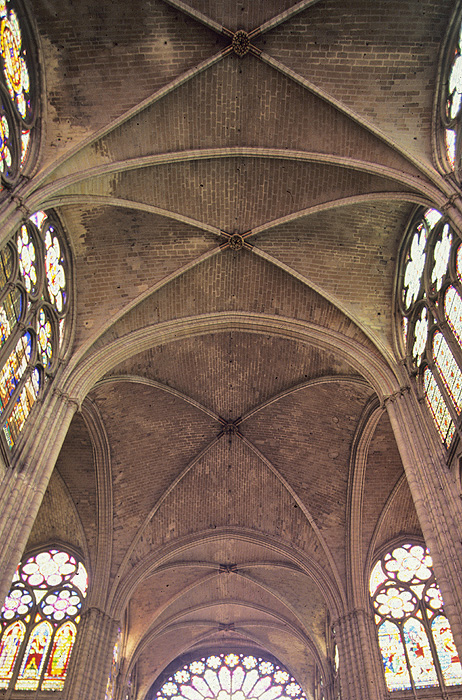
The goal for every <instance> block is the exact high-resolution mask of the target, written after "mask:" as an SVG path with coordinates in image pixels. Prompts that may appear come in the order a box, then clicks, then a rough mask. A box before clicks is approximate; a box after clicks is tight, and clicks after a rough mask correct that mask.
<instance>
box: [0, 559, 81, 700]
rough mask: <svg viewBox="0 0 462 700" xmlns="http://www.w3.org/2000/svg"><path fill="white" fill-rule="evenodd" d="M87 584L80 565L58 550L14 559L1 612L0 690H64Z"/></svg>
mask: <svg viewBox="0 0 462 700" xmlns="http://www.w3.org/2000/svg"><path fill="white" fill-rule="evenodd" d="M87 585H88V578H87V572H86V570H85V567H84V566H83V564H82V563H81V562H79V561H78V560H77V559H76V558H75V557H73V556H72V555H71V554H69V553H68V552H64V551H62V550H58V549H48V550H45V551H42V552H40V553H39V554H36V555H34V556H31V557H28V558H27V559H25V560H24V561H22V562H21V563H20V564H19V566H18V568H17V570H16V573H15V575H14V577H13V582H12V585H11V588H10V592H9V593H8V596H7V598H6V600H5V603H4V605H3V608H2V610H1V613H0V689H7V688H12V689H14V690H29V691H36V690H62V689H63V687H64V681H65V678H66V673H67V669H68V665H69V659H70V656H71V652H72V648H73V646H74V643H75V638H76V634H77V626H78V624H79V621H80V615H81V609H82V604H83V601H84V599H85V596H86V593H87Z"/></svg>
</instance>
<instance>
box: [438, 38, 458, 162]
mask: <svg viewBox="0 0 462 700" xmlns="http://www.w3.org/2000/svg"><path fill="white" fill-rule="evenodd" d="M461 49H462V27H458V31H457V34H456V36H455V38H454V39H453V40H452V42H451V45H450V47H449V51H448V55H447V59H446V75H445V76H444V78H443V81H442V89H443V93H442V110H441V114H442V116H441V119H442V127H443V134H444V139H443V142H444V155H445V158H446V161H447V163H448V165H449V167H450V169H451V170H453V171H455V172H456V174H458V170H459V159H460V143H459V140H460V117H461V107H462V55H461V53H462V52H461Z"/></svg>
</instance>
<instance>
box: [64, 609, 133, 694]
mask: <svg viewBox="0 0 462 700" xmlns="http://www.w3.org/2000/svg"><path fill="white" fill-rule="evenodd" d="M118 626H119V623H118V622H117V621H116V620H113V619H112V618H110V617H109V616H108V615H106V614H105V613H104V612H102V611H101V610H98V608H90V609H89V610H87V611H86V612H85V613H84V614H83V615H82V620H81V622H80V625H79V627H78V632H77V639H76V643H75V647H74V649H73V651H72V656H71V661H70V665H69V670H68V674H67V678H66V683H65V687H64V696H63V697H64V700H83V699H84V698H85V699H88V700H90V699H91V700H103V699H104V693H105V690H106V685H107V679H108V676H109V672H110V670H111V662H112V650H113V648H114V644H115V643H116V640H117V632H118Z"/></svg>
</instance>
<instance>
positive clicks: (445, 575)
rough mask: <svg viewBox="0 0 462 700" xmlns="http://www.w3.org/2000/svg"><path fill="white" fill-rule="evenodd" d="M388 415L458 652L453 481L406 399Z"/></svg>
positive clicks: (461, 550)
mask: <svg viewBox="0 0 462 700" xmlns="http://www.w3.org/2000/svg"><path fill="white" fill-rule="evenodd" d="M387 410H388V415H389V417H390V421H391V424H392V426H393V431H394V434H395V438H396V442H397V445H398V449H399V452H400V455H401V459H402V462H403V466H404V470H405V472H406V477H407V481H408V484H409V488H410V491H411V494H412V498H413V500H414V505H415V508H416V511H417V516H418V518H419V522H420V525H421V527H422V532H423V535H424V538H425V542H426V544H427V546H428V548H429V549H430V553H431V555H432V558H433V564H434V570H435V576H436V580H437V582H438V585H439V586H440V589H441V592H442V595H443V599H444V603H445V610H446V613H447V615H448V618H449V621H450V623H451V627H452V631H453V634H454V639H455V642H456V645H457V647H458V648H459V650H462V544H461V541H462V506H461V502H460V498H459V494H458V489H457V486H456V483H455V480H454V478H453V476H452V474H451V473H450V471H449V469H448V467H447V466H446V464H445V463H444V460H443V459H442V457H441V455H440V454H437V452H436V450H435V449H434V447H433V446H432V445H431V443H430V442H427V440H426V434H425V430H424V429H423V426H424V418H423V416H422V413H421V407H420V404H419V402H418V401H417V400H416V398H415V397H414V396H413V395H412V394H410V393H405V394H403V395H400V396H397V397H393V399H389V400H388V401H387Z"/></svg>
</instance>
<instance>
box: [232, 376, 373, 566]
mask: <svg viewBox="0 0 462 700" xmlns="http://www.w3.org/2000/svg"><path fill="white" fill-rule="evenodd" d="M370 395H371V390H370V389H368V388H367V387H360V386H358V385H353V384H350V383H349V382H348V381H345V382H335V383H332V384H324V385H318V386H313V387H307V388H306V389H303V390H302V391H299V392H297V393H296V394H292V395H289V396H286V397H283V398H281V399H280V400H279V401H277V402H275V403H272V404H271V405H269V406H267V407H264V408H263V409H262V410H261V411H259V412H258V413H256V414H255V415H253V416H251V417H250V418H249V419H248V420H246V421H244V422H243V423H242V424H241V426H240V429H241V431H242V433H243V435H244V436H245V437H247V438H248V439H249V440H250V441H251V442H252V443H253V444H254V445H256V446H257V447H258V448H259V449H260V450H261V452H262V454H263V455H264V456H265V457H266V458H267V459H269V460H270V462H271V463H272V464H273V465H274V466H275V467H276V468H277V469H278V470H279V472H280V473H281V475H282V476H283V477H284V479H286V480H287V483H288V484H289V486H290V487H291V488H293V489H294V490H295V492H296V493H297V494H298V496H299V498H300V500H301V502H302V503H303V504H304V505H305V506H306V508H308V510H309V512H310V513H311V515H312V517H313V519H314V521H315V523H316V526H317V527H318V528H319V530H320V531H321V534H322V535H323V537H324V538H325V540H326V543H327V546H328V547H329V550H330V551H331V552H332V553H333V554H334V557H335V561H336V565H337V567H338V569H339V571H340V572H342V573H343V572H344V570H345V544H346V539H345V528H346V521H345V516H346V506H347V487H348V473H349V461H350V450H351V444H352V440H353V436H354V433H355V431H356V428H357V425H358V421H359V418H360V416H361V413H362V411H363V409H364V407H365V404H366V402H367V400H368V398H369V397H370Z"/></svg>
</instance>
